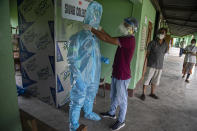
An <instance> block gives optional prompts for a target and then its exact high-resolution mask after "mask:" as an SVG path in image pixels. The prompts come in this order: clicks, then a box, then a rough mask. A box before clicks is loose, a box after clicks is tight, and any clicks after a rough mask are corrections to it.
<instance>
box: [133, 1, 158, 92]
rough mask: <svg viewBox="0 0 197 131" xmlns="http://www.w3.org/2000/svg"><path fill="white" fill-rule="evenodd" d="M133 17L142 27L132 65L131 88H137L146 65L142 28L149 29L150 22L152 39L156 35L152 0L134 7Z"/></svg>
mask: <svg viewBox="0 0 197 131" xmlns="http://www.w3.org/2000/svg"><path fill="white" fill-rule="evenodd" d="M133 16H134V17H136V18H137V19H138V20H139V23H140V27H139V30H138V33H137V34H136V49H135V54H134V58H133V61H132V64H131V69H132V74H133V78H132V80H131V84H130V88H131V89H133V88H135V86H136V84H137V82H138V81H139V80H140V79H141V77H142V71H143V65H144V55H145V54H144V53H145V49H144V50H140V44H141V39H142V28H143V26H145V27H146V28H147V29H148V22H149V21H151V22H152V26H153V29H152V38H153V33H154V25H155V23H154V22H155V16H156V10H155V8H154V7H153V5H152V3H151V2H150V0H143V1H142V4H140V3H137V4H135V5H134V11H133ZM145 16H146V17H147V23H145ZM147 32H148V30H147Z"/></svg>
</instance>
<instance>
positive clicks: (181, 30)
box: [157, 0, 197, 36]
mask: <svg viewBox="0 0 197 131" xmlns="http://www.w3.org/2000/svg"><path fill="white" fill-rule="evenodd" d="M157 1H158V3H159V6H160V8H161V12H162V14H163V16H164V19H165V20H166V23H167V24H168V26H169V28H170V32H171V34H172V35H176V36H185V35H188V34H192V33H194V32H197V0H157Z"/></svg>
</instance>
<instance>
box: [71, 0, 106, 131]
mask: <svg viewBox="0 0 197 131" xmlns="http://www.w3.org/2000/svg"><path fill="white" fill-rule="evenodd" d="M101 16H102V6H101V5H100V4H99V3H98V2H95V1H94V2H91V3H90V4H89V6H88V8H87V11H86V16H85V19H84V24H88V25H90V26H92V27H94V28H97V29H98V28H99V24H100V20H101ZM67 57H68V62H69V65H70V66H69V69H70V72H71V76H70V81H71V85H72V89H71V92H70V109H69V123H70V131H76V130H77V128H79V123H78V121H79V117H80V111H81V108H82V107H83V111H84V114H85V118H87V119H90V120H96V121H98V120H100V119H101V118H100V117H99V115H97V114H96V113H94V112H92V110H93V102H94V98H95V96H96V93H97V91H98V86H99V82H100V72H101V57H100V49H99V40H98V39H97V38H96V36H95V35H93V33H92V32H91V31H89V30H82V31H80V32H78V33H76V34H75V35H73V36H72V37H71V38H70V45H69V50H68V55H67Z"/></svg>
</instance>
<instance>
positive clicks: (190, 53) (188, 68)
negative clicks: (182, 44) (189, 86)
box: [182, 39, 197, 83]
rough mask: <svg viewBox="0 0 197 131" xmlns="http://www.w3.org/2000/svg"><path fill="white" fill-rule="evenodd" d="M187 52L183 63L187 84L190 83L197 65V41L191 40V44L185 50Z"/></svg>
mask: <svg viewBox="0 0 197 131" xmlns="http://www.w3.org/2000/svg"><path fill="white" fill-rule="evenodd" d="M185 51H186V55H185V58H184V63H183V71H182V73H183V76H182V78H185V75H186V74H187V77H186V80H185V82H187V83H189V77H190V75H191V74H192V69H193V67H194V65H195V64H196V56H197V47H196V39H192V40H191V44H190V45H188V46H187V47H186V48H185Z"/></svg>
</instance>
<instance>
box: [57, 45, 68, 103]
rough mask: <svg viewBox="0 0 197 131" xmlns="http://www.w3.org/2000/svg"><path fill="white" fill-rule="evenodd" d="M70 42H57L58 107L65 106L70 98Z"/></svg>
mask: <svg viewBox="0 0 197 131" xmlns="http://www.w3.org/2000/svg"><path fill="white" fill-rule="evenodd" d="M68 46H69V43H68V42H56V47H55V48H56V49H55V51H56V52H55V54H56V57H55V59H56V60H55V61H56V63H55V67H56V71H55V72H56V74H55V75H56V107H60V106H63V105H64V104H65V103H67V102H68V100H69V92H70V89H71V85H70V72H69V69H68V62H67V50H68Z"/></svg>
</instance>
